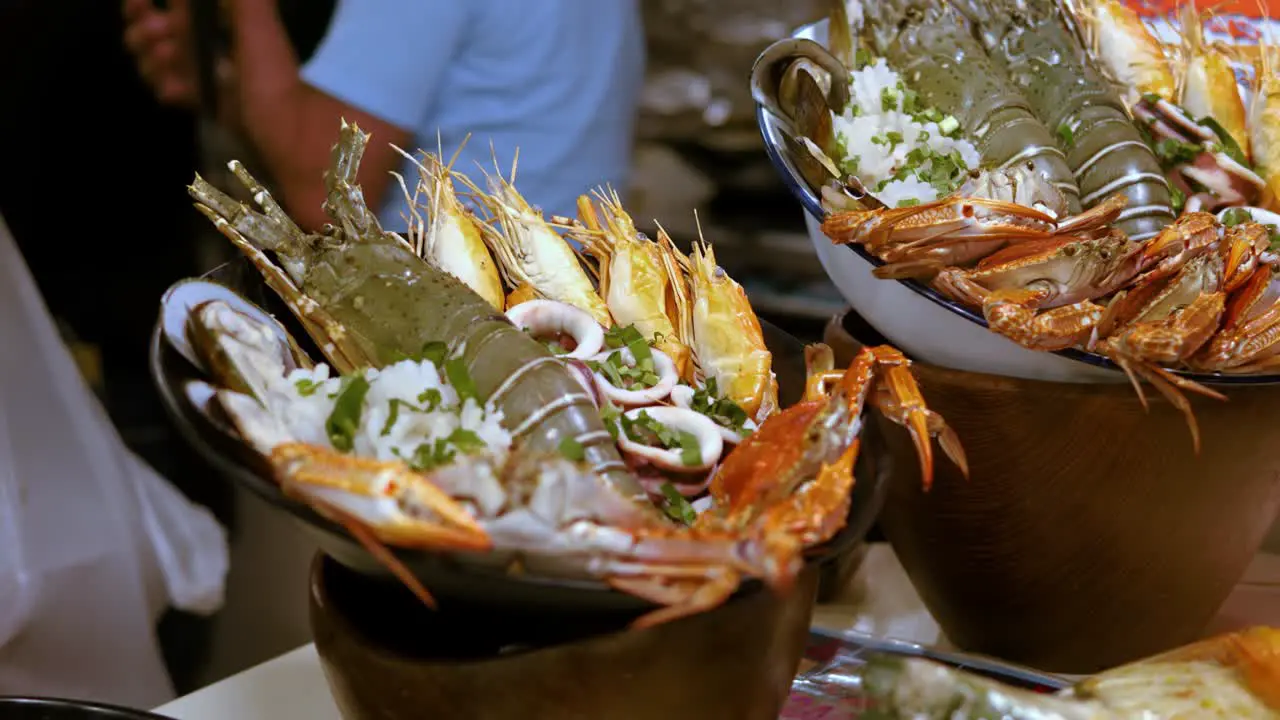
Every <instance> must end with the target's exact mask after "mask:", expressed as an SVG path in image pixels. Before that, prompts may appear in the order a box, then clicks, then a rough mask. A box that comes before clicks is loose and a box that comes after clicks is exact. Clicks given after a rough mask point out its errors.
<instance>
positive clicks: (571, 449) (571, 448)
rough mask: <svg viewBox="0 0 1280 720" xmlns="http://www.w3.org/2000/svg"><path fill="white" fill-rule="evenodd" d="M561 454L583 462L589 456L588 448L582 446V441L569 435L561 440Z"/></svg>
mask: <svg viewBox="0 0 1280 720" xmlns="http://www.w3.org/2000/svg"><path fill="white" fill-rule="evenodd" d="M560 454H561V455H563V456H565V457H566V458H568V459H569V460H572V461H574V462H582V460H583V458H585V457H586V456H587V449H586V448H584V447H582V443H580V442H578V441H577V440H574V439H573V438H571V437H567V438H565V439H563V440H561V441H560Z"/></svg>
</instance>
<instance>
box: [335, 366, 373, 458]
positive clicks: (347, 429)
mask: <svg viewBox="0 0 1280 720" xmlns="http://www.w3.org/2000/svg"><path fill="white" fill-rule="evenodd" d="M368 393H369V381H368V379H366V378H365V376H364V375H362V374H356V375H348V376H346V377H344V378H342V386H341V387H340V388H339V390H338V393H337V397H336V398H335V400H334V403H333V410H332V411H331V412H330V413H329V417H328V418H326V419H325V421H324V431H325V434H327V435H328V436H329V442H331V443H333V446H334V447H335V448H337V449H338V450H339V451H341V452H350V451H351V448H352V446H353V445H354V444H355V436H356V430H357V429H359V427H360V414H361V413H362V412H363V411H364V397H365V395H367V394H368Z"/></svg>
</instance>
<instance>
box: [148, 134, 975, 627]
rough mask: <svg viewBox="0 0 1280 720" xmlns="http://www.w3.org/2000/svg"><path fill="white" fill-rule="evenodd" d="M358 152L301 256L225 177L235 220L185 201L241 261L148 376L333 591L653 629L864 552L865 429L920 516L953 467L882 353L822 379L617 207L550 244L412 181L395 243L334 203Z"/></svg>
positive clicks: (287, 231) (490, 181)
mask: <svg viewBox="0 0 1280 720" xmlns="http://www.w3.org/2000/svg"><path fill="white" fill-rule="evenodd" d="M368 141H369V138H368V136H367V135H366V134H364V133H363V132H361V131H360V130H359V129H358V128H357V127H355V126H352V125H348V124H346V123H345V122H344V123H343V124H342V127H341V131H340V136H339V140H338V142H337V143H336V145H335V146H334V149H333V155H332V166H331V169H330V170H329V172H327V173H326V175H325V179H326V184H327V188H328V196H327V200H326V202H325V206H324V207H325V210H326V212H327V213H328V215H329V216H330V218H331V220H332V223H331V224H330V225H328V226H326V227H325V228H324V229H323V230H322V231H321V232H319V233H306V232H304V231H303V230H302V229H300V228H299V227H298V226H297V225H296V224H295V223H294V222H293V221H292V220H291V219H290V218H289V217H288V215H286V214H285V213H284V211H283V210H282V209H281V208H280V207H279V206H278V205H277V204H276V203H275V201H274V200H273V199H272V197H271V195H270V194H269V193H268V192H267V191H266V190H265V189H264V188H263V187H262V186H261V185H260V184H259V183H258V182H257V181H256V180H255V179H254V178H253V176H252V175H251V174H250V173H249V171H248V170H247V169H246V168H245V167H243V166H242V165H240V164H239V163H238V162H234V161H233V162H232V163H231V164H230V169H231V171H232V173H233V174H234V176H235V177H236V178H238V179H239V181H240V182H241V183H242V184H243V186H244V189H245V190H246V191H247V193H248V197H250V198H252V200H253V206H252V207H251V206H250V204H249V203H247V202H245V203H242V202H240V201H238V200H236V199H234V198H233V197H232V196H230V195H228V194H226V193H225V192H224V191H222V190H220V189H218V188H215V187H213V186H212V185H210V184H209V183H208V182H206V181H205V180H204V179H203V178H200V177H198V176H197V177H196V178H195V180H194V181H193V183H192V184H191V186H190V187H189V192H190V195H191V197H192V199H193V200H194V201H195V204H196V207H197V209H199V210H200V212H202V213H203V214H204V215H205V216H206V217H208V218H209V220H210V221H212V222H213V223H214V225H215V226H216V227H217V228H218V229H219V230H220V231H221V232H222V233H223V234H224V235H225V236H226V237H227V238H228V239H229V240H230V241H231V242H232V243H234V245H235V246H236V247H237V248H239V249H240V250H241V251H242V252H243V254H244V255H245V259H244V260H243V261H239V262H236V263H232V264H230V265H227V266H223V267H222V268H219V269H218V270H215V271H214V272H213V273H211V274H210V275H209V276H207V277H205V278H201V279H192V280H186V281H182V282H179V283H178V284H176V285H174V286H173V287H172V288H171V290H170V291H169V292H168V293H167V294H166V296H165V298H164V300H163V303H162V312H161V318H160V321H159V323H158V326H157V330H156V334H155V338H154V342H153V354H152V360H153V373H154V374H155V376H156V379H157V381H158V384H159V385H160V389H161V392H162V395H163V396H164V398H165V401H166V405H167V406H168V408H169V410H170V412H171V413H172V414H173V415H174V417H175V419H176V420H177V422H178V425H179V426H180V427H181V428H183V431H184V433H185V434H186V435H187V437H188V439H189V440H191V441H192V442H193V443H194V444H195V445H196V447H197V448H198V449H200V450H201V451H202V452H203V453H205V455H206V456H207V457H208V458H209V459H210V461H211V462H213V463H215V464H216V465H217V466H218V467H219V468H221V469H222V470H223V471H224V472H225V473H227V474H229V475H232V476H234V477H236V478H238V479H240V480H241V481H243V482H244V483H246V484H247V485H248V486H249V487H250V488H251V489H253V490H254V491H255V492H257V493H259V494H261V495H263V496H265V497H267V498H268V499H270V500H271V501H272V502H275V503H276V504H278V505H281V506H282V507H284V508H286V509H287V510H288V511H290V512H292V513H293V514H294V515H296V516H298V517H299V518H301V519H302V520H303V521H304V524H306V525H307V526H308V527H310V528H312V529H314V530H316V531H317V532H318V533H319V535H320V539H321V542H322V543H323V547H324V549H325V551H326V552H328V553H329V554H330V555H331V556H332V557H334V559H336V560H338V561H339V562H341V563H343V564H345V565H348V566H349V567H352V568H354V569H357V570H361V571H363V572H366V573H382V574H391V575H394V576H395V577H396V578H397V579H398V580H400V581H401V582H403V583H404V584H405V585H406V586H408V587H409V589H411V590H412V591H413V592H414V593H415V594H416V595H417V596H418V597H419V598H420V599H421V600H422V601H423V602H424V603H426V604H428V605H434V604H435V602H436V600H435V597H434V596H433V593H438V594H440V595H441V596H442V597H444V596H450V597H459V596H465V597H467V598H469V599H476V598H479V597H488V598H489V599H490V600H492V599H493V598H494V597H495V596H499V595H501V596H504V597H508V598H510V597H519V599H520V602H522V603H537V602H544V603H551V604H557V605H561V606H571V605H575V604H576V605H578V606H598V607H613V608H615V609H616V608H636V607H641V608H646V607H649V608H651V609H652V611H651V612H648V613H647V614H644V615H643V616H641V617H639V619H638V620H636V624H637V625H638V626H647V625H652V624H657V623H661V622H664V621H667V620H672V619H676V618H680V617H684V616H687V615H691V614H695V613H699V612H701V611H703V610H707V609H711V608H714V607H717V606H718V605H720V604H721V603H723V602H724V601H725V600H727V599H728V598H729V597H731V596H732V595H733V594H734V593H735V592H737V591H738V590H739V589H740V587H741V586H742V585H743V583H744V582H749V583H756V584H759V583H763V584H765V585H767V586H769V587H771V588H773V589H775V590H778V591H784V590H786V589H787V588H789V587H790V586H791V584H792V583H793V582H794V581H795V578H796V575H797V573H799V572H800V570H801V569H802V568H803V567H804V565H805V562H806V559H807V558H812V557H814V556H815V555H823V554H830V553H831V552H833V548H835V547H838V546H839V545H840V543H842V542H845V543H847V542H849V540H850V537H851V536H854V535H859V534H860V533H865V531H866V529H867V527H868V526H869V524H870V522H871V520H872V518H873V517H874V514H875V512H876V510H877V509H878V507H877V506H876V504H875V502H874V493H875V491H876V487H877V485H878V479H877V473H875V472H874V471H867V472H862V473H860V474H861V475H862V477H860V478H859V480H858V482H856V483H855V480H854V476H855V473H854V469H855V466H856V467H857V468H858V469H859V470H865V467H866V464H865V463H863V462H859V457H860V454H859V450H860V449H861V444H862V441H863V440H864V439H865V440H867V441H868V442H874V439H873V434H871V433H867V434H865V435H864V434H862V433H861V431H862V429H863V411H864V409H867V408H869V406H873V407H874V408H875V409H876V410H877V411H878V412H880V413H882V414H884V415H885V416H886V417H887V418H889V419H891V420H893V421H895V422H896V423H898V424H900V425H902V426H903V427H905V428H906V429H907V431H908V432H909V433H910V434H911V435H912V437H913V438H914V441H915V444H916V447H917V449H918V454H919V460H920V462H922V463H923V469H924V472H923V477H924V478H925V484H926V486H927V484H928V482H929V479H930V478H931V469H932V467H933V463H934V455H935V451H934V446H933V443H934V441H935V439H936V440H937V441H938V443H939V445H940V447H941V449H942V451H943V453H944V454H945V455H946V456H947V458H948V460H949V461H951V462H955V463H956V464H957V465H959V466H960V467H961V468H965V467H967V465H966V460H965V456H964V453H963V449H962V448H961V446H960V443H959V440H958V439H957V438H956V437H955V434H954V432H952V431H951V430H950V429H949V428H948V427H947V425H946V423H945V421H944V420H943V419H942V418H941V417H940V416H938V415H937V414H936V413H933V412H931V411H929V410H928V408H926V407H925V405H924V403H923V400H922V399H921V397H920V394H919V389H918V388H917V386H916V384H915V381H914V377H913V375H912V374H911V370H910V363H909V362H908V361H907V360H906V358H904V357H903V356H902V354H901V353H899V352H898V351H896V350H895V349H893V348H891V347H887V346H884V347H872V348H867V349H866V350H865V351H863V352H861V353H860V354H859V355H858V357H857V358H856V360H855V361H854V362H853V363H852V364H851V365H850V366H849V367H848V368H836V367H834V360H833V354H832V352H831V350H830V348H828V347H826V346H823V345H812V346H809V347H803V346H801V345H799V343H798V342H797V341H795V340H794V339H792V338H790V337H788V336H786V335H785V334H784V333H781V332H780V331H777V330H776V328H769V329H766V328H767V327H768V326H766V325H764V324H763V323H761V322H760V321H759V320H758V319H757V318H756V316H755V313H754V312H753V311H752V310H751V307H750V305H749V303H748V302H747V300H746V297H745V295H744V293H743V292H742V290H741V288H740V287H739V286H738V285H737V284H736V283H735V282H734V281H733V280H732V278H730V277H729V276H728V275H727V274H726V273H725V272H724V271H723V270H722V269H721V268H720V267H719V266H717V265H716V260H715V253H714V249H713V248H711V247H709V246H707V245H705V244H703V243H697V244H695V245H694V246H693V248H692V252H691V253H689V254H685V253H683V252H682V251H681V250H679V249H678V248H677V247H676V246H675V244H674V243H673V242H672V241H671V240H670V238H668V237H667V236H666V235H665V233H663V232H661V231H659V232H658V233H657V239H656V240H651V239H649V238H648V237H647V236H645V235H643V234H640V233H638V232H637V231H636V229H635V226H634V224H633V222H632V220H631V218H630V217H629V216H628V215H627V213H626V212H625V210H624V209H623V208H622V207H621V204H620V202H619V200H618V197H617V195H616V194H613V193H612V192H610V191H608V190H607V189H605V190H601V191H600V192H598V193H596V194H595V195H594V196H592V197H586V196H584V197H583V198H581V200H580V203H579V214H578V217H576V218H559V217H556V218H543V217H542V215H541V213H540V212H538V211H537V210H535V209H534V208H531V207H530V206H529V205H528V204H527V203H526V202H525V201H524V199H523V198H522V197H521V196H520V194H519V193H518V191H517V190H516V188H515V186H514V184H513V179H508V178H506V177H504V176H503V174H502V173H501V171H500V170H499V169H497V168H495V169H494V171H493V173H488V172H484V173H483V175H484V177H483V178H481V179H480V181H473V180H472V179H471V178H469V177H467V176H466V175H465V174H463V173H461V172H459V171H458V170H456V169H454V168H453V167H452V165H451V162H446V160H445V159H444V157H443V155H442V154H436V155H433V154H430V153H418V154H416V155H410V157H413V158H416V159H417V161H418V163H419V168H420V173H419V177H418V178H416V179H414V180H412V181H409V180H405V179H404V178H400V182H401V185H402V187H403V189H404V192H405V195H406V200H407V203H406V215H407V216H408V218H409V220H410V222H409V227H410V230H409V232H408V233H407V234H406V236H405V237H402V236H400V235H398V234H396V233H390V232H385V231H383V230H382V228H381V227H380V225H379V224H378V221H377V220H376V218H375V216H374V215H373V214H372V213H371V212H370V210H369V209H368V208H367V207H366V206H365V204H364V200H363V196H362V194H361V192H360V189H359V187H358V186H357V185H354V184H353V183H354V177H355V172H356V169H357V167H358V166H359V163H360V159H361V155H362V153H363V150H364V147H365V145H366V143H367V142H368ZM514 175H515V168H512V172H511V177H512V178H514ZM463 196H469V197H470V199H471V201H472V203H473V204H474V206H476V207H478V208H480V210H479V211H478V212H472V211H471V210H469V209H467V208H466V207H465V206H464V204H463V203H462V201H461V199H460V198H461V197H463ZM567 239H573V240H576V241H577V243H578V244H579V246H580V248H581V250H576V249H574V247H573V246H572V245H571V244H570V243H569V242H568V240H567ZM272 309H278V310H279V312H278V314H275V315H273V314H272V312H271V310H272ZM290 328H292V329H293V330H292V331H291V330H290ZM308 348H309V349H310V352H309V351H308ZM320 357H323V361H321V360H320V359H319V358H320ZM868 493H871V494H868ZM855 539H856V538H855Z"/></svg>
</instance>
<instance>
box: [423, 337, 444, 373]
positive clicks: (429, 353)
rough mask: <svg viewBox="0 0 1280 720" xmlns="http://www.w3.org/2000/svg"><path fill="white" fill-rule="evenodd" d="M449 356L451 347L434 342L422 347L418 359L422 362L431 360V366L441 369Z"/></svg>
mask: <svg viewBox="0 0 1280 720" xmlns="http://www.w3.org/2000/svg"><path fill="white" fill-rule="evenodd" d="M448 354H449V346H448V345H446V344H445V343H442V342H440V341H438V340H433V341H431V342H429V343H426V344H424V345H423V346H422V350H420V351H419V352H418V357H419V358H420V359H422V360H429V361H431V364H433V365H435V366H436V367H440V366H441V365H442V364H443V363H444V358H445V356H446V355H448Z"/></svg>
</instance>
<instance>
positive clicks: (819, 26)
mask: <svg viewBox="0 0 1280 720" xmlns="http://www.w3.org/2000/svg"><path fill="white" fill-rule="evenodd" d="M826 36H827V21H826V20H820V21H818V22H815V23H811V24H809V25H805V26H803V27H800V28H798V29H797V30H796V31H795V32H793V33H792V34H791V37H795V38H810V39H821V40H823V41H825V39H826ZM824 44H825V42H824ZM756 124H757V126H759V129H760V136H761V138H762V139H763V140H764V148H765V153H766V154H768V156H769V161H770V162H772V163H773V167H774V169H775V170H776V171H777V172H778V176H779V177H781V178H782V183H783V184H784V185H786V187H787V189H788V190H789V191H790V192H791V194H792V195H793V196H794V197H795V198H796V200H798V201H799V202H800V204H801V205H802V206H803V207H804V209H805V212H807V213H809V215H811V216H813V217H814V218H815V219H816V220H818V221H819V222H821V221H822V220H823V219H824V218H826V216H827V211H826V210H824V209H823V207H822V199H821V196H820V195H819V191H818V190H817V189H816V188H814V187H812V186H811V185H809V183H808V181H806V180H805V179H804V176H802V175H801V174H800V171H799V170H797V169H796V165H795V163H794V162H792V160H791V151H790V150H788V149H787V146H786V144H785V143H784V142H783V130H782V125H781V124H780V123H779V121H778V119H777V118H775V117H774V116H773V114H772V113H770V112H769V110H768V109H766V108H765V107H764V106H763V105H761V104H759V103H757V104H756ZM841 247H843V248H845V249H846V250H847V251H848V252H851V253H854V254H856V255H857V256H858V257H860V258H862V259H863V260H865V261H867V262H868V263H871V265H872V266H873V267H881V266H882V265H884V261H883V260H881V259H880V258H878V257H876V256H875V255H873V254H872V253H870V252H869V251H868V250H867V249H866V248H864V247H863V246H861V245H859V244H856V243H853V244H849V245H842V246H841ZM879 282H900V283H902V284H904V285H906V286H907V287H908V288H910V289H911V290H912V291H913V292H915V293H916V294H918V295H922V296H924V297H926V298H928V299H929V300H930V301H932V302H933V303H935V304H937V305H941V306H942V307H944V308H946V309H947V310H949V311H951V312H953V313H955V314H956V315H959V316H960V317H962V318H964V319H966V320H968V321H969V322H973V323H977V324H978V325H981V326H982V327H987V320H986V318H985V317H983V315H982V313H981V312H979V311H977V310H974V309H973V308H970V307H968V306H965V305H962V304H960V303H957V302H955V301H954V300H951V299H950V298H948V297H946V296H945V295H943V294H942V293H939V292H938V291H937V290H934V289H933V288H931V287H929V286H928V285H926V284H924V283H922V282H920V281H918V280H897V281H894V280H880V281H879ZM856 309H857V308H855V310H856ZM1054 354H1056V355H1061V356H1062V357H1065V358H1069V359H1071V360H1076V361H1078V362H1083V363H1087V364H1089V365H1095V366H1097V367H1102V368H1108V369H1110V370H1115V371H1117V372H1119V371H1120V368H1119V366H1117V365H1116V364H1115V363H1113V362H1111V360H1109V359H1108V358H1105V357H1103V356H1102V355H1098V354H1096V353H1091V352H1087V351H1084V350H1080V349H1078V348H1067V349H1066V350H1057V351H1054ZM1173 372H1174V373H1175V374H1177V375H1180V376H1182V377H1185V378H1188V379H1190V380H1194V381H1196V382H1198V383H1203V384H1208V385H1273V384H1277V383H1280V373H1278V374H1269V375H1230V374H1226V373H1201V372H1190V371H1185V370H1174V371H1173Z"/></svg>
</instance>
